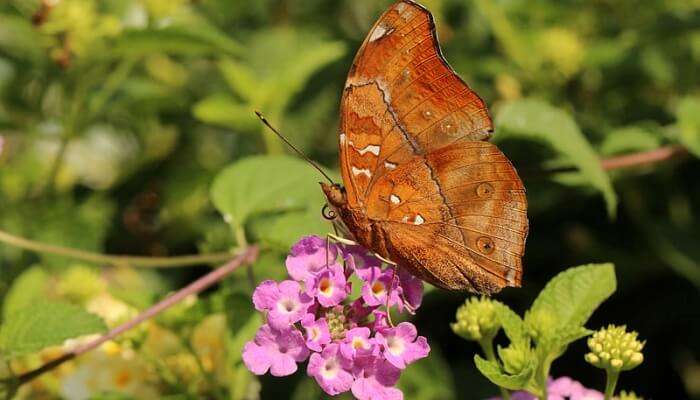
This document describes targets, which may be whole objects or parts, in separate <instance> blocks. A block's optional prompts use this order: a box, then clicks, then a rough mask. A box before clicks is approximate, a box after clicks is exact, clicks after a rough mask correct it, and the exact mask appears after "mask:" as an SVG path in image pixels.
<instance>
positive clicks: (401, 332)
mask: <svg viewBox="0 0 700 400" xmlns="http://www.w3.org/2000/svg"><path fill="white" fill-rule="evenodd" d="M417 336H418V332H417V331H416V327H415V326H414V325H413V324H412V323H410V322H402V323H400V324H399V325H398V326H396V327H395V328H390V329H387V330H385V331H383V332H378V333H377V335H376V341H377V343H378V344H379V345H380V346H381V347H382V351H383V353H384V357H385V358H386V360H387V361H388V362H390V363H391V364H392V365H393V366H395V367H396V368H399V369H404V368H406V365H408V364H410V363H412V362H414V361H416V360H419V359H421V358H423V357H427V356H428V353H429V352H430V346H429V345H428V341H427V340H426V339H425V337H423V336H420V337H418V338H416V337H417Z"/></svg>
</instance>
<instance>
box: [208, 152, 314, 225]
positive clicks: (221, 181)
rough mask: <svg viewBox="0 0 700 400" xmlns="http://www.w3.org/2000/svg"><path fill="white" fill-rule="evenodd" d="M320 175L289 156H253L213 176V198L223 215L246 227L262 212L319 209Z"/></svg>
mask: <svg viewBox="0 0 700 400" xmlns="http://www.w3.org/2000/svg"><path fill="white" fill-rule="evenodd" d="M318 179H319V178H318V174H317V172H316V171H314V169H313V168H311V167H310V166H309V165H307V164H306V163H305V162H303V161H301V160H299V159H297V158H294V157H290V156H253V157H248V158H244V159H241V160H239V161H237V162H235V163H234V164H232V165H230V166H228V167H226V168H225V169H224V170H223V171H221V172H220V173H219V175H217V177H216V178H215V179H214V183H213V184H212V187H211V199H212V202H213V203H214V206H216V208H217V209H218V210H219V212H221V213H222V214H223V215H224V218H225V219H226V220H227V221H228V222H230V223H233V224H235V225H238V226H243V225H244V224H245V223H246V222H247V221H248V219H249V218H250V217H251V216H254V215H259V214H263V213H273V212H284V211H290V210H292V211H293V210H296V211H300V210H305V209H307V208H309V207H310V206H311V205H312V204H313V205H314V207H315V208H317V209H320V206H321V205H322V204H323V202H324V199H323V194H322V192H321V189H320V188H319V187H318V183H317V182H318Z"/></svg>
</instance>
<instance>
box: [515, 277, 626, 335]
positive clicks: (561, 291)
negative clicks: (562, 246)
mask: <svg viewBox="0 0 700 400" xmlns="http://www.w3.org/2000/svg"><path fill="white" fill-rule="evenodd" d="M615 288H616V280H615V268H614V266H613V264H611V263H607V264H589V265H584V266H580V267H574V268H569V269H567V270H566V271H564V272H561V273H559V274H558V275H557V276H555V277H554V278H553V279H552V280H550V281H549V282H548V283H547V285H546V286H545V288H544V289H543V290H542V292H540V294H539V296H537V299H535V302H534V303H533V304H532V307H531V308H530V310H529V311H528V312H527V313H526V315H525V325H526V326H527V327H528V328H529V329H531V330H534V331H536V332H538V333H539V334H538V335H535V336H536V338H537V340H538V343H539V342H541V341H544V340H547V339H548V338H551V337H553V336H554V335H557V334H560V333H561V332H568V331H569V330H575V328H577V327H581V326H583V324H585V323H586V321H587V320H588V318H589V317H590V316H591V314H592V313H593V311H595V309H596V308H598V306H599V305H600V304H601V303H602V302H603V301H604V300H605V299H607V298H608V297H609V296H610V295H611V294H613V292H615Z"/></svg>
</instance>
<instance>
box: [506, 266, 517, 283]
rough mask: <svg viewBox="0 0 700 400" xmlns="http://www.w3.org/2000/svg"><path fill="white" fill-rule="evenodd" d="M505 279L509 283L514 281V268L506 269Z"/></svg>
mask: <svg viewBox="0 0 700 400" xmlns="http://www.w3.org/2000/svg"><path fill="white" fill-rule="evenodd" d="M506 281H508V283H510V284H513V283H515V270H514V269H511V270H509V271H508V273H507V274H506Z"/></svg>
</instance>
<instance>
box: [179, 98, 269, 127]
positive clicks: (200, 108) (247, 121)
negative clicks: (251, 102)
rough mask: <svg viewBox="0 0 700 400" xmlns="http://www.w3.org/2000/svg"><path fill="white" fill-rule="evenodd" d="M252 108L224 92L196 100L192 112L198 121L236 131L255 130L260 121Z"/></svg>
mask: <svg viewBox="0 0 700 400" xmlns="http://www.w3.org/2000/svg"><path fill="white" fill-rule="evenodd" d="M253 111H254V110H253V109H252V108H250V106H247V105H245V104H242V103H241V102H239V101H238V100H236V99H234V98H233V97H231V96H229V95H225V94H213V95H211V96H209V97H206V98H204V99H202V100H200V101H199V102H197V103H196V104H195V105H194V107H193V108H192V114H194V116H195V117H196V118H197V119H199V120H200V121H203V122H206V123H208V124H212V125H219V126H223V127H225V128H231V129H234V130H236V131H237V132H255V129H256V128H258V127H259V125H260V121H259V120H258V118H257V117H255V113H254V112H253Z"/></svg>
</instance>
